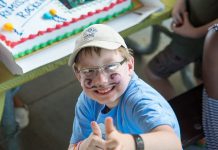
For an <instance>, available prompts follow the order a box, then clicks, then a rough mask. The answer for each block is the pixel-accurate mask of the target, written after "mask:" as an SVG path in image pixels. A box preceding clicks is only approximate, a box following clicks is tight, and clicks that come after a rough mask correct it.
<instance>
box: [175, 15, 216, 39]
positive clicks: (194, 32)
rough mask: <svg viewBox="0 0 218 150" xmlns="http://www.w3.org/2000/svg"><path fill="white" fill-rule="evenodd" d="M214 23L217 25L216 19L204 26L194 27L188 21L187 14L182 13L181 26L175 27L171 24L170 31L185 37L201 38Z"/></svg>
mask: <svg viewBox="0 0 218 150" xmlns="http://www.w3.org/2000/svg"><path fill="white" fill-rule="evenodd" d="M215 23H218V19H215V20H213V21H211V22H209V23H207V24H205V25H202V26H199V27H194V26H193V25H192V24H191V23H190V21H189V18H188V13H187V12H184V13H183V24H182V25H180V26H176V25H173V24H172V29H173V31H174V32H175V33H177V34H180V35H182V36H185V37H190V38H201V37H203V36H205V35H206V33H207V31H208V28H209V27H210V26H211V25H213V24H215Z"/></svg>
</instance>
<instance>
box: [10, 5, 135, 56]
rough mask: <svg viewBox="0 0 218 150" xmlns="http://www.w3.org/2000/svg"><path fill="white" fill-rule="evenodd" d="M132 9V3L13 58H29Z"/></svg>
mask: <svg viewBox="0 0 218 150" xmlns="http://www.w3.org/2000/svg"><path fill="white" fill-rule="evenodd" d="M132 8H134V3H131V5H130V6H129V7H127V8H124V9H123V10H121V11H119V12H117V13H114V14H113V15H108V16H106V17H104V18H99V19H97V20H96V21H94V22H91V23H89V24H87V25H84V26H82V27H80V28H77V29H75V30H73V31H71V32H67V33H65V34H63V35H60V36H57V37H56V38H54V39H50V40H48V41H47V42H44V43H41V44H39V45H35V46H33V47H32V48H31V49H26V50H24V51H23V52H20V53H18V54H14V55H13V58H14V59H15V60H16V59H19V58H22V57H24V56H27V55H29V54H31V53H33V52H36V51H39V50H41V49H43V48H45V47H47V46H50V45H52V44H54V43H56V42H59V41H62V40H64V39H67V38H69V37H71V36H73V35H76V34H78V33H80V32H82V31H83V30H84V29H86V28H87V27H89V26H90V25H93V24H99V23H103V22H106V21H109V20H111V19H113V18H116V17H118V16H120V15H121V14H124V13H126V12H127V11H129V10H131V9H132Z"/></svg>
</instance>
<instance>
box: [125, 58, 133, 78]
mask: <svg viewBox="0 0 218 150" xmlns="http://www.w3.org/2000/svg"><path fill="white" fill-rule="evenodd" d="M127 64H128V70H129V72H130V73H131V74H132V73H133V72H134V57H131V58H130V59H129V61H128V62H127Z"/></svg>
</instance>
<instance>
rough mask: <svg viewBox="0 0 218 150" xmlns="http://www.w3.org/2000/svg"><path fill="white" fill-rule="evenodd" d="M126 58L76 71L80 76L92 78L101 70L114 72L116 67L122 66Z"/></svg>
mask: <svg viewBox="0 0 218 150" xmlns="http://www.w3.org/2000/svg"><path fill="white" fill-rule="evenodd" d="M126 60H127V59H126V58H124V59H123V60H122V61H120V62H114V63H111V64H106V65H102V66H98V67H93V68H82V69H80V70H77V73H80V75H81V76H83V77H86V78H92V77H95V76H97V74H98V72H100V71H103V72H105V73H108V74H110V73H115V72H116V71H117V69H118V68H119V67H120V66H122V65H123V64H124V63H125V62H126Z"/></svg>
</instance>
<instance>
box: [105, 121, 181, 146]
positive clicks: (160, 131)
mask: <svg viewBox="0 0 218 150" xmlns="http://www.w3.org/2000/svg"><path fill="white" fill-rule="evenodd" d="M105 130H106V135H107V139H106V143H105V148H106V149H105V150H108V149H117V150H118V149H119V150H126V149H131V150H136V147H135V142H134V139H133V136H132V135H131V134H123V133H120V132H118V131H117V130H116V128H115V127H114V125H113V120H112V118H106V121H105ZM140 136H141V137H142V139H143V141H144V150H153V149H155V150H182V145H181V141H180V139H179V138H178V137H177V136H176V134H175V132H174V131H173V129H172V128H171V127H170V126H168V125H161V126H158V127H156V128H154V129H153V130H152V131H151V132H150V133H145V134H140Z"/></svg>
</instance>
